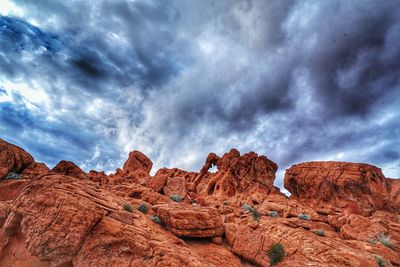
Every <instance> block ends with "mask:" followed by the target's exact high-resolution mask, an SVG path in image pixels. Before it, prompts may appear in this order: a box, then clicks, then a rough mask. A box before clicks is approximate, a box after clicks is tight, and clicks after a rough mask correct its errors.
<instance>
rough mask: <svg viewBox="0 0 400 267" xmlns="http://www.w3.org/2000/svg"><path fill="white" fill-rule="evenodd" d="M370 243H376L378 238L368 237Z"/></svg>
mask: <svg viewBox="0 0 400 267" xmlns="http://www.w3.org/2000/svg"><path fill="white" fill-rule="evenodd" d="M368 243H370V244H376V239H374V238H370V239H368Z"/></svg>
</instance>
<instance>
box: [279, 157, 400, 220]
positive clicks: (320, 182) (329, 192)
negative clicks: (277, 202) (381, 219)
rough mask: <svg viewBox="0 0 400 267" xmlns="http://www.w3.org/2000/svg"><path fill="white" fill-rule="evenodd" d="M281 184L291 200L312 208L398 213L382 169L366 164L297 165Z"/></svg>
mask: <svg viewBox="0 0 400 267" xmlns="http://www.w3.org/2000/svg"><path fill="white" fill-rule="evenodd" d="M284 184H285V188H286V189H287V190H288V191H289V192H290V193H291V198H293V199H297V200H299V201H301V202H303V203H307V205H309V206H311V207H313V208H316V207H323V206H325V207H327V208H335V207H339V208H340V209H342V210H346V211H348V212H350V213H355V214H362V215H369V214H371V213H372V212H373V211H375V210H388V211H392V212H395V213H399V212H400V209H399V207H400V205H399V203H396V202H393V201H392V200H394V199H396V198H398V195H397V194H398V189H397V187H396V186H395V185H393V186H392V188H393V189H392V191H393V192H392V193H390V192H389V190H388V188H389V186H388V180H387V179H386V178H385V176H384V175H383V173H382V170H381V169H379V168H377V167H375V166H372V165H368V164H361V163H349V162H306V163H301V164H297V165H294V166H292V167H290V168H289V169H288V170H287V171H286V174H285V181H284ZM393 184H394V183H393ZM396 192H397V193H396ZM396 196H397V197H396Z"/></svg>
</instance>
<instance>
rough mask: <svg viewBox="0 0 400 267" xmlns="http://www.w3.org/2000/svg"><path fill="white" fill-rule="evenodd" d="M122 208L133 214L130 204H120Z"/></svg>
mask: <svg viewBox="0 0 400 267" xmlns="http://www.w3.org/2000/svg"><path fill="white" fill-rule="evenodd" d="M122 207H123V208H124V210H126V211H128V212H133V207H132V205H131V204H129V203H124V204H122Z"/></svg>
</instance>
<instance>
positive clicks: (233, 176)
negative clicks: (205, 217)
mask: <svg viewBox="0 0 400 267" xmlns="http://www.w3.org/2000/svg"><path fill="white" fill-rule="evenodd" d="M212 166H216V167H217V169H218V171H217V172H216V173H210V172H208V170H209V169H210V168H211V167H212ZM277 169H278V166H277V165H276V163H275V162H273V161H271V160H269V159H268V158H267V157H265V156H259V155H257V154H256V153H254V152H250V153H247V154H244V155H242V156H241V155H240V153H239V151H237V150H236V149H232V150H231V151H230V152H229V153H226V154H224V155H223V156H222V157H221V158H219V157H218V156H217V155H215V154H214V153H211V154H210V155H208V157H207V160H206V162H205V164H204V166H203V168H202V170H201V171H200V173H199V174H198V175H197V177H196V178H195V179H194V181H193V191H194V192H195V193H197V194H198V195H201V196H203V197H205V198H214V199H220V200H224V199H229V198H235V199H236V201H237V202H240V201H246V200H247V199H248V198H249V197H251V196H254V195H260V194H262V195H267V194H269V193H270V192H272V191H275V188H274V186H273V183H274V180H275V173H276V171H277Z"/></svg>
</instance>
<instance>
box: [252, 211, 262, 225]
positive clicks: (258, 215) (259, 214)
mask: <svg viewBox="0 0 400 267" xmlns="http://www.w3.org/2000/svg"><path fill="white" fill-rule="evenodd" d="M251 215H252V216H253V219H254V220H255V221H257V222H258V221H259V220H260V217H261V213H259V212H258V211H257V210H256V209H253V211H252V213H251Z"/></svg>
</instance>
